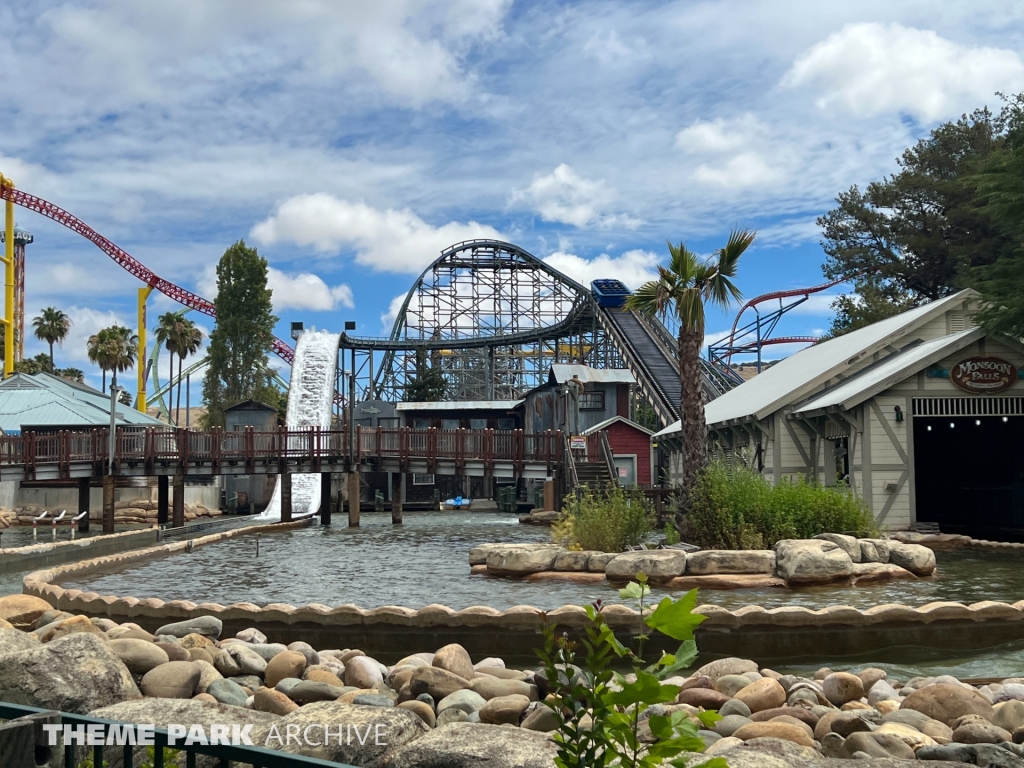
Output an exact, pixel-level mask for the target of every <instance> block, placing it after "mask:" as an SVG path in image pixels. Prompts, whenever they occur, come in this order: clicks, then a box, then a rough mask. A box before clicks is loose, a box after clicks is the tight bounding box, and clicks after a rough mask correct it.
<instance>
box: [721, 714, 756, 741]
mask: <svg viewBox="0 0 1024 768" xmlns="http://www.w3.org/2000/svg"><path fill="white" fill-rule="evenodd" d="M749 722H752V721H751V719H750V718H749V717H743V715H726V716H725V717H723V718H722V719H721V720H719V721H718V722H717V723H715V724H714V726H713V728H714V731H715V733H717V734H718V735H719V736H732V735H733V733H735V732H736V731H737V730H739V729H740V728H742V727H743V726H744V725H746V724H747V723H749Z"/></svg>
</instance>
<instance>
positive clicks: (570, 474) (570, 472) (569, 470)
mask: <svg viewBox="0 0 1024 768" xmlns="http://www.w3.org/2000/svg"><path fill="white" fill-rule="evenodd" d="M563 439H564V440H565V476H566V479H568V481H569V490H572V489H573V488H576V487H577V486H578V485H579V484H580V479H579V476H578V475H577V474H576V459H575V458H574V457H573V455H572V446H571V445H570V443H569V436H568V435H566V436H565V437H564V438H563Z"/></svg>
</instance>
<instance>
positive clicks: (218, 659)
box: [188, 648, 265, 677]
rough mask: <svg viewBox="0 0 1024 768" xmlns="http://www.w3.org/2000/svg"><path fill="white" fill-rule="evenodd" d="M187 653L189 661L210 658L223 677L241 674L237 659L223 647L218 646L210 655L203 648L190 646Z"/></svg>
mask: <svg viewBox="0 0 1024 768" xmlns="http://www.w3.org/2000/svg"><path fill="white" fill-rule="evenodd" d="M188 655H189V660H190V661H206V660H207V659H212V660H213V666H214V668H215V669H216V670H217V671H218V672H220V673H221V675H223V676H224V677H235V676H236V675H240V674H242V668H241V667H240V666H238V661H236V660H235V657H234V656H232V655H231V654H230V653H228V652H227V650H226V649H224V648H218V649H217V652H216V653H215V654H214V655H213V656H212V657H211V656H210V653H209V652H208V651H207V650H206V649H205V648H190V649H189V651H188ZM264 669H265V668H264Z"/></svg>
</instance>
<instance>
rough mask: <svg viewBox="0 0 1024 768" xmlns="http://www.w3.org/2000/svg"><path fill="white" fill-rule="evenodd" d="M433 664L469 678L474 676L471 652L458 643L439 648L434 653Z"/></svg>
mask: <svg viewBox="0 0 1024 768" xmlns="http://www.w3.org/2000/svg"><path fill="white" fill-rule="evenodd" d="M432 666H435V667H437V668H438V669H447V670H448V671H449V672H452V673H454V674H456V675H458V676H459V677H464V678H466V679H467V680H471V679H472V678H473V659H472V658H471V657H470V655H469V652H468V651H467V650H466V649H465V648H463V647H462V646H461V645H459V644H458V643H451V644H450V645H446V646H445V647H444V648H439V649H438V650H437V652H436V653H435V654H434V661H433V662H432Z"/></svg>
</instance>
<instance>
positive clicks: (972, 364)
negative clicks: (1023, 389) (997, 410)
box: [949, 357, 1017, 394]
mask: <svg viewBox="0 0 1024 768" xmlns="http://www.w3.org/2000/svg"><path fill="white" fill-rule="evenodd" d="M949 378H950V381H952V382H953V383H954V384H956V385H957V386H958V387H960V389H962V390H964V391H965V392H973V393H975V394H993V393H995V392H1002V391H1003V390H1004V389H1008V388H1009V386H1010V385H1011V384H1013V382H1015V381H1016V380H1017V368H1016V367H1015V366H1014V365H1013V363H1008V362H1007V361H1006V360H1003V359H1002V358H999V357H969V358H967V359H966V360H961V361H960V362H959V363H957V364H956V365H954V366H953V367H952V369H951V370H950V372H949Z"/></svg>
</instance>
